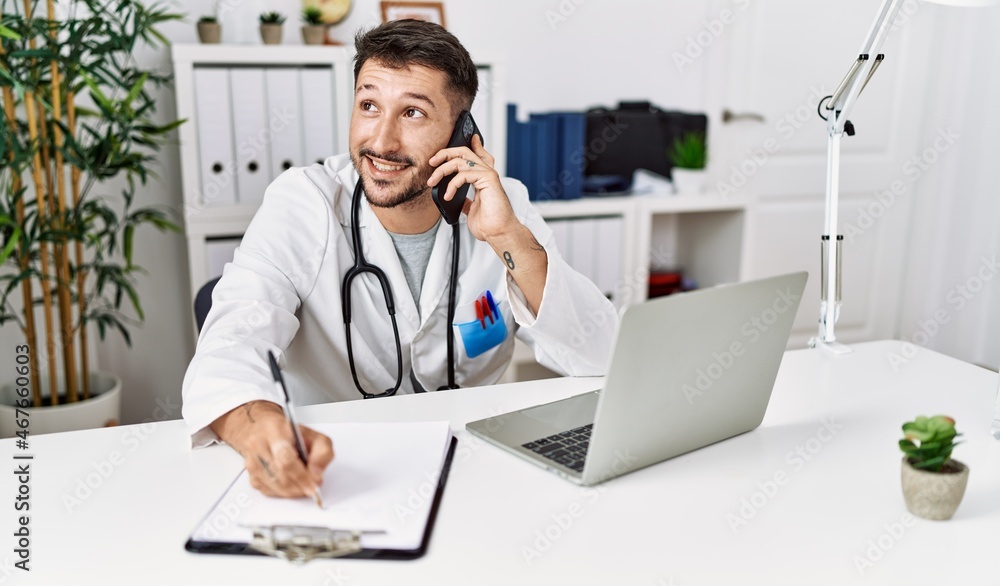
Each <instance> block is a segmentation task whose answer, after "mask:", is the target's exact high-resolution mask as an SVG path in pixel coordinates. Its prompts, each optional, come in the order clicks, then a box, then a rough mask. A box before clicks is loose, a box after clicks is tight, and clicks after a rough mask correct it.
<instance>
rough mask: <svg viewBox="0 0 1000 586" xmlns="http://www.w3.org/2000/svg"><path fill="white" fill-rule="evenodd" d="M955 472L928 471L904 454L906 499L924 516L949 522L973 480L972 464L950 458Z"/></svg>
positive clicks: (911, 507)
mask: <svg viewBox="0 0 1000 586" xmlns="http://www.w3.org/2000/svg"><path fill="white" fill-rule="evenodd" d="M945 466H946V467H949V466H950V467H952V468H953V469H955V470H956V471H954V472H928V471H926V470H920V469H918V468H914V467H913V466H911V465H910V463H909V462H908V461H907V459H906V457H903V468H902V482H903V498H904V499H905V500H906V508H907V509H909V511H910V512H911V513H913V514H914V515H916V516H918V517H923V518H924V519H932V520H934V521H946V520H948V519H951V517H952V515H954V514H955V511H956V510H957V509H958V505H959V504H961V502H962V497H963V496H965V487H966V485H967V484H968V483H969V467H968V466H966V465H965V464H963V463H961V462H959V461H958V460H954V459H952V460H948V462H947V463H946V464H945Z"/></svg>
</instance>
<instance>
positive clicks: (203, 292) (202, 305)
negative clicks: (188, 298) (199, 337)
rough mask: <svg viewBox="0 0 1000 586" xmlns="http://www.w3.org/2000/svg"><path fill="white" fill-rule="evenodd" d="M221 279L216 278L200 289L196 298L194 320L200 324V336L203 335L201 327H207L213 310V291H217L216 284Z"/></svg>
mask: <svg viewBox="0 0 1000 586" xmlns="http://www.w3.org/2000/svg"><path fill="white" fill-rule="evenodd" d="M221 278H222V277H216V278H214V279H212V280H211V281H209V282H207V283H205V284H204V285H202V286H201V289H198V294H197V295H195V297H194V319H195V321H196V322H197V323H198V333H199V334H200V333H201V327H202V326H203V325H205V318H206V317H208V310H210V309H212V290H213V289H215V284H216V283H218V282H219V279H221Z"/></svg>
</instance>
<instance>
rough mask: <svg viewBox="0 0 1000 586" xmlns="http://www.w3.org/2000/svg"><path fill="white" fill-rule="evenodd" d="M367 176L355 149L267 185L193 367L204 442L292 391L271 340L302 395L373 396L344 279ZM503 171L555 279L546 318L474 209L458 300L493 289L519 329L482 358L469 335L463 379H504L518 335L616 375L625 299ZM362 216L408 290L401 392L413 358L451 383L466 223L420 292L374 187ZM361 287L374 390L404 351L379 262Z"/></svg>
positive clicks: (565, 366)
mask: <svg viewBox="0 0 1000 586" xmlns="http://www.w3.org/2000/svg"><path fill="white" fill-rule="evenodd" d="M357 180H358V175H357V173H356V171H355V170H354V166H353V165H352V164H351V160H350V157H349V156H348V155H346V154H345V155H339V156H334V157H330V158H328V159H327V160H326V161H325V162H324V163H323V164H322V165H320V164H316V165H312V166H310V167H299V168H293V169H289V170H288V171H286V172H285V173H283V174H282V175H281V176H279V177H278V178H277V179H276V180H275V181H274V182H273V183H272V184H271V185H270V186H269V187H268V188H267V191H266V192H265V195H264V200H263V202H262V204H261V206H260V209H259V210H258V211H257V213H256V215H255V216H254V218H253V221H252V222H251V223H250V227H249V228H248V229H247V231H246V234H245V235H244V237H243V241H242V243H241V244H240V247H239V248H238V249H237V250H236V253H235V255H234V257H233V262H232V263H229V264H227V265H226V267H225V270H224V272H223V276H222V279H221V280H220V281H219V283H218V284H217V285H216V287H215V291H214V293H213V295H212V309H211V311H210V312H209V314H208V317H207V319H206V321H205V325H204V327H203V328H202V332H201V335H200V337H199V339H198V347H197V351H196V353H195V356H194V358H193V359H192V360H191V364H190V365H189V367H188V370H187V373H186V375H185V377H184V386H183V398H184V403H183V415H184V419H185V421H186V422H187V425H188V429H189V431H190V432H191V436H192V437H191V439H192V444H193V446H194V447H198V446H203V445H208V444H210V443H212V442H214V441H217V439H218V438H217V437H216V436H215V434H214V433H213V432H212V430H211V429H210V428H209V427H208V426H209V425H210V424H211V423H212V422H213V421H214V420H215V419H216V418H218V417H219V416H221V415H223V414H225V413H226V412H228V411H230V410H231V409H234V408H235V407H238V406H239V405H242V404H243V403H246V402H248V401H253V400H266V401H272V402H275V403H279V404H280V403H282V401H283V399H282V397H281V396H280V395H279V393H278V392H277V391H276V389H275V386H274V381H273V379H272V377H271V373H270V370H269V368H268V362H267V351H268V350H271V351H273V352H274V354H275V356H277V357H278V358H279V361H280V362H281V363H282V364H283V372H284V375H285V380H286V384H287V386H288V392H289V394H290V395H291V398H292V402H293V403H295V404H299V405H301V404H313V403H325V402H330V401H341V400H348V399H359V398H361V394H360V393H359V392H358V391H357V389H356V388H355V386H354V382H353V380H352V379H351V371H350V366H349V363H348V360H347V347H346V337H345V333H344V321H343V315H342V309H341V307H342V306H341V282H342V280H343V276H344V274H345V272H346V271H347V269H348V268H350V267H351V266H353V264H354V255H353V251H352V246H351V229H350V222H351V219H350V218H351V213H350V212H351V198H352V195H353V192H354V186H355V183H356V182H357ZM502 183H503V187H504V190H505V191H506V193H507V196H508V198H509V199H510V203H511V206H512V207H513V210H514V213H515V214H516V215H517V217H518V219H519V220H520V221H521V222H522V223H523V224H524V225H525V226H527V227H528V228H529V229H530V230H531V232H532V233H533V234H534V236H535V238H536V239H537V240H538V241H539V242H540V243H542V244H543V246H544V247H545V250H546V252H547V254H548V275H547V277H546V280H545V290H544V294H543V297H542V303H541V306H540V307H539V311H538V315H537V316H535V315H534V314H533V312H532V311H531V309H530V308H529V306H528V305H527V303H526V301H525V299H524V295H523V294H522V293H521V291H520V290H519V289H518V287H517V285H516V284H515V283H514V281H513V279H512V278H511V277H510V276H509V275H508V273H507V270H506V268H505V266H504V264H503V262H502V261H501V260H500V259H499V258H498V257H497V256H496V253H495V252H494V251H493V249H492V248H490V246H489V245H488V244H486V243H485V242H481V241H479V240H476V239H475V238H474V237H473V236H472V235H471V233H470V232H469V231H468V229H467V228H466V227H465V219H466V218H465V216H464V215H463V216H462V218H461V220H460V222H461V224H462V225H461V230H460V232H459V233H460V238H461V244H460V253H461V254H460V257H459V279H458V289H457V291H456V300H457V304H458V305H459V306H461V305H462V304H465V303H470V302H472V301H473V300H474V299H475V298H476V297H477V296H478V295H480V294H481V293H482V292H483V291H484V290H490V291H491V292H492V294H493V296H494V299H495V300H496V302H497V304H498V305H499V308H500V310H501V313H502V314H503V318H504V321H505V322H506V324H507V332H508V335H507V337H506V339H505V340H504V341H503V342H502V343H500V344H499V345H498V346H495V347H493V348H492V349H490V350H487V351H486V352H485V353H483V354H480V355H478V356H476V357H474V358H469V357H468V356H467V354H466V352H465V350H464V347H463V345H462V342H461V339H460V338H459V337H458V335H457V334H455V335H456V341H455V355H456V368H455V377H456V382H457V384H459V385H460V386H462V387H475V386H482V385H489V384H493V383H495V382H496V381H497V380H498V379H499V378H500V376H501V375H502V374H503V371H504V370H505V368H506V367H507V365H508V363H509V362H510V359H511V356H512V354H513V351H514V339H513V336H514V335H515V334H516V335H517V337H519V338H520V339H521V340H523V341H524V342H526V343H527V344H528V346H529V347H530V348H531V349H532V350H533V352H534V356H535V359H536V360H537V361H538V362H539V363H540V364H542V365H544V366H546V367H548V368H550V369H552V370H554V371H556V372H560V373H562V374H565V375H573V376H586V375H603V374H605V370H606V368H607V365H608V360H609V357H610V353H611V346H612V341H613V339H614V333H615V330H616V328H617V325H618V316H617V313H616V311H615V309H614V306H613V305H612V304H611V303H610V302H609V301H608V300H607V299H606V298H605V297H604V295H603V294H601V292H600V290H598V288H597V287H596V286H595V285H594V284H593V283H591V282H590V281H589V280H588V279H587V278H586V277H584V276H582V275H580V274H579V273H577V272H576V271H574V270H573V269H571V268H570V267H569V265H567V264H566V262H565V261H564V260H563V259H562V258H561V257H560V255H559V252H558V251H557V250H556V247H555V243H554V241H553V236H552V231H551V230H550V229H549V228H548V226H546V224H545V222H544V221H543V220H542V218H541V216H540V215H539V214H538V212H537V211H536V210H535V208H534V207H533V206H532V205H531V204H530V203H529V202H528V194H527V190H526V189H525V188H524V186H523V185H522V184H521V183H519V182H517V181H516V180H513V179H508V178H504V179H503V180H502ZM360 215H361V220H360V226H361V239H362V246H363V247H364V252H365V256H366V258H367V260H368V262H370V263H371V264H374V265H376V266H378V267H380V268H381V269H382V270H383V271H384V272H385V274H386V276H387V277H388V279H389V282H390V285H391V287H392V292H393V294H394V296H395V304H396V321H397V324H398V327H399V340H400V346H401V349H402V359H403V378H402V385H401V387H400V389H399V391H398V392H399V393H411V392H413V389H412V384H411V383H410V377H409V373H410V369H411V368H412V370H413V373H414V375H415V377H416V379H417V380H418V381H419V382H420V384H421V385H422V386H423V387H424V389H426V390H428V391H432V390H434V389H437V388H438V387H439V386H441V385H442V384H445V383H446V382H447V376H448V375H447V372H448V371H447V368H448V366H447V361H448V358H447V357H448V354H447V345H446V341H445V338H444V336H445V334H446V333H449V334H450V333H452V330H453V328H451V327H448V326H447V325H446V322H447V316H448V278H449V275H450V268H451V244H452V228H451V226H449V225H448V224H446V223H445V222H440V223H439V225H438V228H437V239H436V240H435V243H434V248H433V250H432V252H431V256H430V261H429V263H428V266H427V272H426V275H425V277H424V283H423V290H422V291H421V292H420V299H419V300H414V299H413V296H412V294H411V293H410V289H409V287H408V286H407V284H406V278H405V277H404V275H403V270H402V267H401V265H400V261H399V257H398V255H397V253H396V249H395V247H394V246H393V243H392V240H391V238H390V236H389V234H388V233H387V232H386V230H385V228H384V227H383V226H382V224H381V223H380V222H379V220H378V218H377V217H376V216H375V214H374V213H373V212H372V209H371V207H370V206H369V205H368V202H367V201H366V200H365V199H363V198H362V200H361V210H360ZM351 296H352V304H353V313H352V328H354V329H353V331H352V336H351V340H352V347H353V351H354V362H355V365H356V368H357V373H358V378H359V380H360V381H361V384H362V385H363V386H364V388H365V390H366V391H367V392H369V393H381V392H383V391H385V390H386V389H389V388H392V386H393V385H394V384H395V380H396V349H395V343H394V339H393V334H392V325H391V322H390V321H389V316H388V313H387V312H386V308H385V301H384V298H383V295H382V290H381V288H380V287H379V285H378V281H377V280H376V279H374V278H373V277H372V276H371V275H370V274H365V275H362V276H360V277H357V278H356V279H354V283H353V285H352V294H351ZM417 303H419V304H420V313H419V314H418V312H417V305H416V304H417Z"/></svg>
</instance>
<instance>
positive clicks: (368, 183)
mask: <svg viewBox="0 0 1000 586" xmlns="http://www.w3.org/2000/svg"><path fill="white" fill-rule="evenodd" d="M368 156H373V157H375V158H377V159H381V160H383V161H389V162H390V163H397V164H400V165H407V166H408V167H409V169H413V170H415V171H416V174H415V175H411V176H410V179H409V180H407V179H406V178H401V180H400V181H386V180H384V179H375V178H373V177H370V176H369V175H368V172H367V165H366V164H365V161H364V159H365V158H366V157H368ZM351 162H352V163H354V168H355V169H356V170H357V171H358V177H359V178H360V180H361V187H362V188H363V189H364V192H365V199H366V200H368V205H370V206H372V207H376V208H395V207H399V206H401V205H404V204H408V203H410V202H412V201H414V200H416V199H417V198H418V197H420V196H421V195H423V193H424V192H425V191H427V190H428V189H429V188H428V187H427V180H428V179H430V176H431V174H432V173H433V172H434V169H433V168H432V167H430V166H429V165H427V166H426V168H424V167H420V166H418V165H416V163H415V162H414V161H413V159H411V158H410V157H406V156H403V155H400V154H397V153H385V154H380V153H376V152H375V151H373V150H371V149H369V148H367V147H363V148H361V149H358V152H357V153H351ZM394 184H395V185H396V186H397V187H396V189H395V190H393V191H391V192H389V191H387V190H388V189H389V188H391V187H392V186H393V185H394ZM371 194H381V195H380V197H379V198H378V199H374V198H373V197H372V195H371Z"/></svg>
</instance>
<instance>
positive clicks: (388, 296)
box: [341, 178, 459, 399]
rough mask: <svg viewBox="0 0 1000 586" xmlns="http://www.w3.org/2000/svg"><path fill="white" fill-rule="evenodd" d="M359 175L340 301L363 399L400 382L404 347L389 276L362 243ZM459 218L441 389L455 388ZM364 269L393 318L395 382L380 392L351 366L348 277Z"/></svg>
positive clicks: (389, 393)
mask: <svg viewBox="0 0 1000 586" xmlns="http://www.w3.org/2000/svg"><path fill="white" fill-rule="evenodd" d="M363 191H364V190H363V189H362V187H361V179H360V178H359V179H358V183H357V185H355V187H354V197H353V199H352V201H351V242H352V244H353V245H354V266H353V267H351V268H349V269H347V273H346V274H345V275H344V282H343V283H342V284H341V299H342V302H343V313H344V330H345V333H346V334H347V361H348V362H349V363H350V365H351V377H352V378H353V379H354V386H355V387H356V388H357V389H358V392H359V393H361V395H362V396H363V397H364V398H365V399H374V398H376V397H391V396H392V395H395V394H396V391H398V390H399V385H400V384H402V382H403V351H402V349H401V347H400V345H399V328H398V327H397V326H396V303H395V300H394V298H393V296H392V287H391V286H390V285H389V279H388V278H386V276H385V273H384V272H382V269H380V268H378V267H377V266H375V265H373V264H371V263H369V262H368V261H367V260H365V251H364V249H363V248H362V247H361V229H360V218H361V206H360V201H361V194H362V193H363ZM458 244H459V235H458V222H455V224H453V225H452V227H451V251H452V253H451V283H450V286H449V290H448V322H447V326H448V335H447V340H448V384H446V385H442V386H441V387H438V389H437V390H439V391H444V390H450V389H457V388H459V386H458V385H457V384H455V340H454V336H453V335H452V332H451V324H452V322H454V321H455V287H456V284H457V283H458ZM364 273H371V274H372V275H374V276H375V278H376V279H377V280H378V283H379V285H381V286H382V294H383V295H384V296H385V307H386V310H387V311H388V312H389V320H390V321H392V335H393V337H394V338H395V340H396V384H395V385H394V386H393V387H392V388H391V389H386V390H385V391H383V392H381V393H377V394H375V393H369V392H367V391H365V390H364V389H363V388H362V387H361V381H359V380H358V373H357V369H356V368H355V366H354V351H353V350H352V348H351V281H352V280H353V279H354V278H355V277H357V276H359V275H361V274H364Z"/></svg>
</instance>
